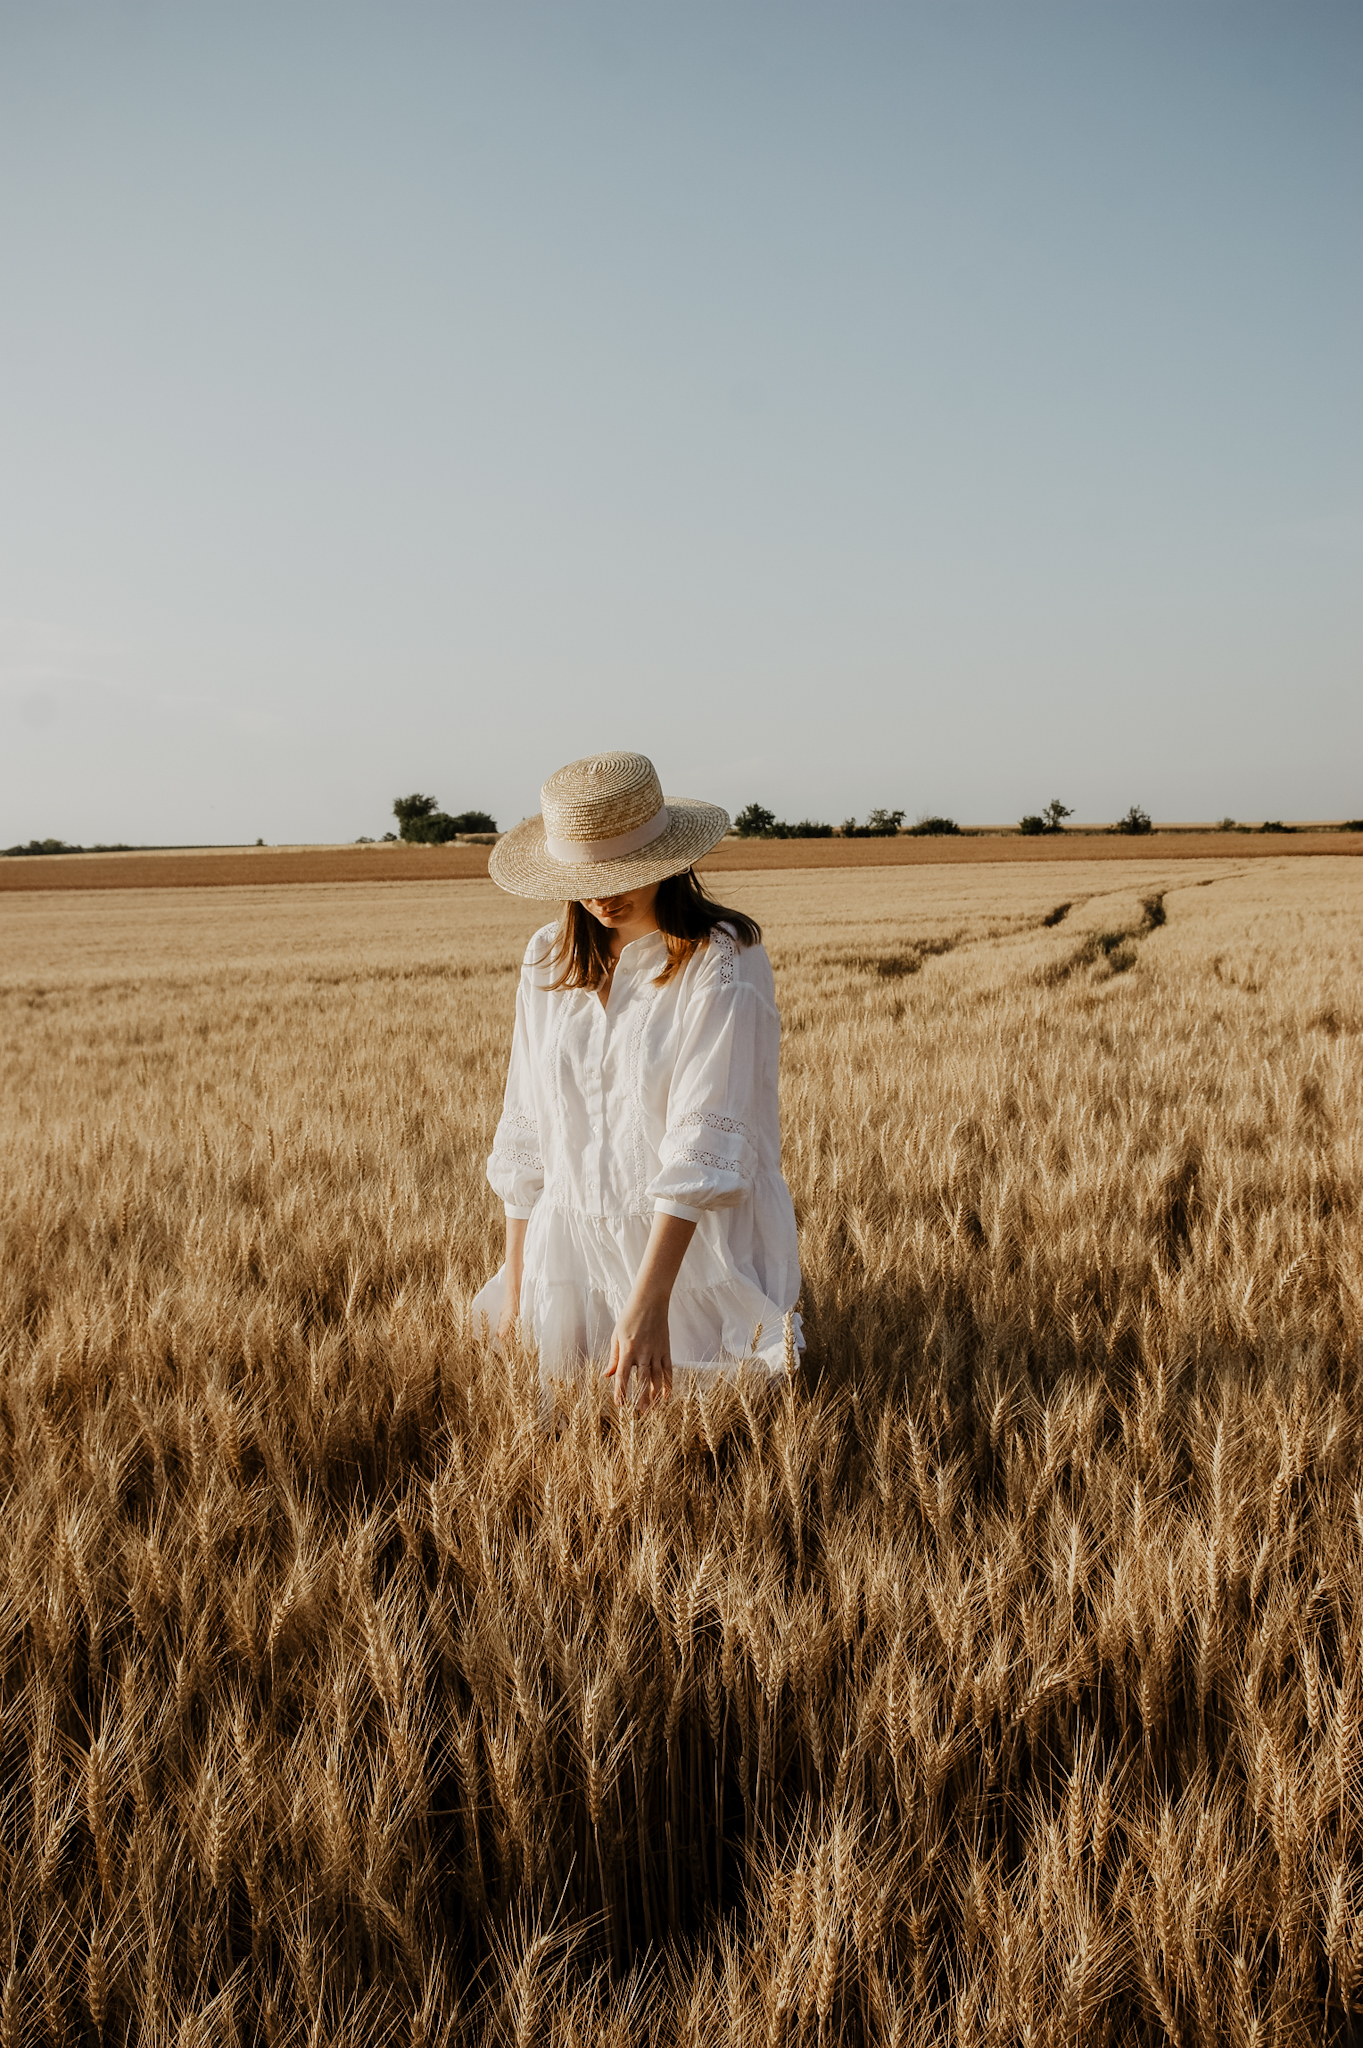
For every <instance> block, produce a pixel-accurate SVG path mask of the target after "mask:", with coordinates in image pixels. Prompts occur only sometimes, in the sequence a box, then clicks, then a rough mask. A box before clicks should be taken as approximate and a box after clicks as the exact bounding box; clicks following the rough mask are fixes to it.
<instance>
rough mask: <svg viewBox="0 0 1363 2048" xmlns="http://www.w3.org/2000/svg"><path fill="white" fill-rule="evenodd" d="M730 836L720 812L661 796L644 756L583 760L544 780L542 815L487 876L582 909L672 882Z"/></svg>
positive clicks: (502, 844) (497, 852) (521, 830)
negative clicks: (592, 902)
mask: <svg viewBox="0 0 1363 2048" xmlns="http://www.w3.org/2000/svg"><path fill="white" fill-rule="evenodd" d="M728 829H729V813H728V812H727V811H722V810H721V809H720V807H719V805H718V804H707V803H702V802H701V801H700V800H699V798H697V797H692V796H669V797H664V795H663V790H662V784H661V783H660V782H659V780H658V774H657V770H656V769H655V768H654V766H653V763H652V762H651V761H650V760H649V758H648V756H647V755H646V754H588V755H587V756H586V758H585V759H584V760H581V761H570V762H569V763H568V765H567V767H566V768H560V769H558V770H557V771H556V772H555V773H554V774H553V775H551V776H550V777H549V780H548V781H547V782H546V783H545V784H544V787H543V788H542V789H541V790H540V815H539V816H538V817H537V818H526V819H523V820H522V822H521V823H520V824H519V825H516V826H514V827H513V828H512V830H511V831H510V832H504V833H503V834H502V836H501V838H500V839H499V840H498V841H497V844H496V845H495V846H494V847H493V849H492V855H491V858H490V859H489V861H488V873H489V874H490V875H491V877H492V879H493V881H494V882H495V883H496V884H497V886H498V888H499V889H506V890H508V891H509V892H510V893H511V895H513V896H533V897H537V898H538V899H539V900H540V901H541V902H548V901H557V902H560V903H567V902H571V901H576V902H579V903H580V902H583V901H586V900H588V899H590V898H593V897H599V896H615V895H619V894H622V893H623V892H624V891H625V890H626V889H638V888H641V887H644V886H645V885H647V884H648V883H650V882H661V881H663V880H664V879H665V878H666V877H667V876H668V875H679V874H681V873H683V872H684V870H685V869H687V868H689V867H692V866H694V864H695V862H696V861H698V860H699V859H700V857H701V855H702V854H703V853H708V852H709V851H710V848H711V847H712V846H715V845H717V844H718V843H719V841H720V840H721V839H722V838H723V837H724V835H725V833H726V832H727V831H728Z"/></svg>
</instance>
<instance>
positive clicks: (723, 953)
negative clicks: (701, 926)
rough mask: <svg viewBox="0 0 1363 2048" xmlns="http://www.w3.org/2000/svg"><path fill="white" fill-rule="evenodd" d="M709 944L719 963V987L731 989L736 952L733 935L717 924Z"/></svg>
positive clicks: (725, 927)
mask: <svg viewBox="0 0 1363 2048" xmlns="http://www.w3.org/2000/svg"><path fill="white" fill-rule="evenodd" d="M710 944H711V945H712V946H713V947H714V949H715V958H716V959H717V960H718V961H719V985H720V987H721V988H732V987H733V985H734V954H735V952H736V951H737V948H736V947H735V945H734V939H733V933H732V932H731V931H729V929H728V928H727V926H725V925H722V924H717V925H716V926H715V927H714V929H713V930H712V932H711V933H710Z"/></svg>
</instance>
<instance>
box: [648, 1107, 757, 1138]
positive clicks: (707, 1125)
mask: <svg viewBox="0 0 1363 2048" xmlns="http://www.w3.org/2000/svg"><path fill="white" fill-rule="evenodd" d="M698 1126H700V1127H703V1128H704V1129H705V1130H707V1131H731V1132H733V1133H734V1135H735V1136H737V1137H740V1138H747V1137H749V1136H750V1133H749V1131H748V1126H747V1125H746V1124H745V1123H741V1122H740V1121H739V1119H738V1118H737V1117H736V1116H721V1115H720V1114H719V1112H718V1110H714V1109H688V1110H687V1112H686V1115H685V1116H679V1117H678V1118H677V1120H676V1122H675V1123H671V1124H669V1125H668V1127H667V1128H668V1135H669V1136H670V1135H671V1134H672V1132H673V1131H689V1130H694V1129H696V1128H697V1127H698Z"/></svg>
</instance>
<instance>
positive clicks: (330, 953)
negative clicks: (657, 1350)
mask: <svg viewBox="0 0 1363 2048" xmlns="http://www.w3.org/2000/svg"><path fill="white" fill-rule="evenodd" d="M975 843H976V844H979V843H981V842H975ZM984 843H985V844H991V845H992V847H993V848H997V847H998V846H999V844H1000V842H998V841H994V842H984ZM1080 843H1081V844H1084V843H1083V842H1080ZM967 844H969V842H967ZM1216 845H1217V842H1216V841H1215V840H1213V839H1208V838H1202V839H1201V840H1199V841H1198V846H1199V848H1200V850H1201V852H1202V854H1203V858H1202V859H1201V860H1200V861H1199V860H1188V859H1186V858H1182V857H1181V856H1180V855H1179V854H1178V853H1175V852H1171V850H1170V847H1169V844H1168V842H1166V841H1164V840H1163V839H1158V838H1157V839H1155V840H1146V841H1141V842H1136V843H1134V844H1132V845H1129V846H1128V845H1126V844H1122V843H1120V842H1106V841H1100V840H1090V841H1088V842H1087V843H1086V844H1084V851H1085V852H1086V853H1087V854H1088V855H1089V858H1087V859H1079V860H1076V859H1074V858H1073V857H1072V856H1071V858H1070V859H1069V860H1067V861H1065V862H1060V863H1057V861H1056V859H1055V856H1053V855H1051V854H1050V852H1049V848H1046V849H1044V850H1043V851H1042V853H1041V855H1040V856H1039V857H1040V858H1041V859H1042V860H1043V861H1044V863H1045V864H1044V866H1042V867H1030V868H1029V867H1027V866H1026V865H1025V859H1026V858H1030V859H1033V860H1035V859H1036V858H1038V856H1037V855H1036V854H1033V853H1032V851H1031V849H1030V848H1029V849H1028V850H1027V854H1026V856H1025V859H1024V862H1022V863H1019V864H1017V865H1014V866H1012V867H1010V866H1007V865H1005V864H999V865H996V866H994V867H992V868H991V867H987V866H983V865H973V866H971V865H966V866H955V867H953V866H941V865H936V866H931V867H927V868H923V869H920V870H918V871H916V872H912V873H910V872H907V871H897V870H896V869H895V868H894V867H891V866H887V865H884V864H881V865H879V866H878V867H877V868H876V869H875V870H874V871H868V872H866V873H864V874H858V875H849V874H848V873H846V872H845V871H843V872H839V871H838V870H837V869H827V868H826V869H824V870H823V871H822V872H819V871H814V872H808V873H798V872H790V871H787V872H785V873H779V872H770V871H761V872H758V871H755V861H754V855H755V854H756V853H759V852H760V853H762V854H766V853H768V852H770V854H771V855H773V856H779V855H782V854H788V853H789V852H790V851H792V849H789V848H776V847H773V848H770V849H767V848H761V849H755V848H754V847H752V846H751V845H750V844H748V845H745V846H743V847H742V849H741V854H742V858H743V860H744V861H745V862H746V864H747V866H748V869H749V872H747V873H746V874H744V873H733V874H731V875H726V877H725V879H724V884H723V894H724V895H725V897H727V898H730V899H731V900H732V901H734V902H735V903H737V904H740V905H742V906H743V907H744V908H745V909H749V910H751V911H752V912H753V913H754V914H755V915H756V916H757V917H759V918H760V919H761V921H762V924H763V927H764V929H765V931H766V934H767V940H768V944H769V947H770V951H771V955H772V961H773V965H774V969H775V974H776V985H777V991H778V996H779V1000H780V1005H781V1013H782V1024H783V1043H782V1055H781V1067H782V1072H781V1097H782V1129H783V1158H784V1163H785V1168H786V1172H787V1174H788V1176H789V1179H790V1184H791V1189H792V1193H793V1196H794V1200H795V1206H796V1212H797V1216H798V1219H799V1224H800V1234H801V1260H802V1269H803V1274H804V1313H805V1320H806V1328H807V1331H808V1334H809V1341H810V1352H809V1358H808V1361H807V1364H806V1369H805V1371H804V1373H803V1374H802V1375H801V1376H800V1378H799V1379H798V1380H797V1381H796V1383H795V1384H794V1385H793V1386H792V1387H791V1388H790V1389H789V1390H783V1391H782V1392H781V1394H779V1395H778V1396H777V1397H776V1398H775V1400H774V1401H772V1402H771V1403H770V1405H767V1406H762V1405H759V1403H758V1401H757V1400H756V1399H755V1398H754V1394H753V1390H752V1389H751V1388H739V1389H732V1388H728V1389H726V1388H721V1389H720V1390H719V1391H718V1392H717V1393H716V1395H715V1396H714V1397H713V1398H707V1400H706V1402H705V1405H704V1406H702V1405H701V1404H700V1402H698V1400H697V1399H696V1397H695V1394H694V1392H692V1394H691V1395H690V1396H689V1397H686V1396H684V1397H683V1398H681V1399H679V1400H678V1401H677V1402H676V1403H675V1404H674V1406H673V1407H672V1409H671V1410H669V1411H667V1412H665V1413H664V1414H663V1415H662V1416H660V1417H648V1418H644V1419H643V1420H642V1421H640V1420H639V1419H638V1418H631V1417H625V1418H623V1419H622V1418H616V1417H608V1418H606V1419H604V1420H603V1419H602V1418H601V1416H600V1415H599V1413H598V1410H597V1406H596V1403H595V1400H594V1399H593V1398H592V1397H591V1396H588V1397H587V1398H585V1399H580V1400H577V1401H573V1400H571V1399H567V1400H565V1402H564V1405H563V1407H562V1410H561V1413H560V1418H559V1420H560V1426H559V1427H558V1428H557V1429H556V1430H549V1429H546V1428H545V1427H544V1426H543V1425H542V1423H541V1421H540V1419H539V1410H538V1407H537V1404H536V1399H535V1396H534V1394H533V1392H532V1384H533V1383H532V1370H533V1363H532V1361H530V1360H528V1359H526V1358H525V1357H523V1356H521V1355H519V1354H518V1355H517V1356H516V1357H515V1358H514V1359H513V1360H512V1361H511V1362H510V1363H509V1364H506V1363H503V1362H502V1361H500V1360H499V1359H498V1358H497V1357H496V1356H494V1355H493V1353H492V1352H491V1350H490V1348H489V1347H488V1345H487V1344H486V1343H485V1342H484V1341H483V1339H482V1337H481V1334H480V1332H479V1331H478V1330H476V1329H475V1328H474V1327H473V1325H472V1321H471V1317H470V1308H469V1304H470V1300H471V1296H472V1293H473V1290H474V1289H475V1288H476V1287H477V1286H478V1285H479V1284H480V1282H481V1281H482V1280H483V1279H484V1278H485V1277H486V1276H487V1274H488V1273H489V1271H490V1270H492V1268H493V1266H494V1265H495V1263H496V1261H497V1258H498V1240H499V1238H500V1236H501V1232H502V1222H501V1217H500V1215H499V1214H498V1207H497V1203H496V1202H495V1200H494V1199H493V1197H492V1195H491V1191H490V1190H489V1188H488V1187H487V1184H486V1180H485V1177H484V1159H485V1156H486V1153H487V1150H488V1146H489V1142H490V1139H491V1135H492V1131H493V1127H494V1124H495V1121H496V1117H497V1113H498V1103H499V1096H500V1091H501V1085H502V1076H503V1071H504V1063H505V1058H506V1052H507V1043H508V1038H509V1034H510V1030H511V1018H512V1009H513V1004H514V1000H515V990H516V985H517V962H518V960H519V957H520V953H521V949H522V946H523V944H524V941H525V939H526V937H527V936H528V934H529V932H530V931H531V930H532V929H533V928H534V926H535V925H536V924H537V923H538V922H539V920H540V919H541V918H542V917H543V915H544V907H542V906H537V905H535V904H533V903H529V902H525V901H522V900H520V899H518V898H513V897H508V896H505V895H501V894H499V892H497V891H496V890H495V889H493V888H492V886H491V884H490V883H489V882H488V881H487V880H486V879H482V880H473V881H471V882H470V884H469V886H468V887H467V888H462V889H448V890H438V889H431V888H426V887H422V886H420V884H419V883H417V882H412V881H410V880H409V881H408V883H407V885H406V886H399V887H379V886H371V887H367V888H366V887H363V886H352V885H350V884H348V883H345V882H344V880H343V881H342V885H340V886H334V887H319V888H292V889H291V888H287V887H275V888H263V889H260V888H250V889H242V888H235V889H234V888H223V889H216V890H213V889H195V888H189V889H182V890H175V889H165V890H163V891H162V892H161V893H159V894H152V893H150V892H143V891H140V890H135V889H134V890H128V891H126V892H124V893H122V894H120V895H117V896H112V897H111V896H108V895H105V896H99V895H93V894H82V893H81V892H80V891H78V890H68V891H67V892H66V893H64V894H60V895H56V896H54V895H51V894H48V895H42V894H22V893H15V894H11V895H9V896H7V897H5V898H3V899H0V1137H2V1138H3V1142H4V1148H5V1152H4V1156H5V1172H4V1175H3V1177H2V1178H0V1490H2V1491H3V1495H4V1499H5V1514H6V1536H7V1539H8V1540H7V1542H6V1544H5V1546H4V1550H3V1552H0V1785H3V1786H4V1787H5V1788H6V1789H5V1791H4V1793H3V1796H0V1871H2V1872H3V1875H4V1883H3V1885H0V1943H2V1945H0V2048H9V2044H10V2043H14V2044H23V2048H45V2044H49V2043H52V2044H55V2043H59V2042H60V2043H66V2044H68V2048H76V2044H94V2043H96V2042H105V2043H114V2042H119V2043H123V2044H126V2048H169V2044H171V2043H175V2044H179V2048H191V2044H205V2048H207V2044H210V2043H211V2044H214V2048H217V2044H219V2043H221V2044H222V2048H233V2044H236V2048H248V2044H249V2048H257V2044H267V2048H305V2044H308V2048H311V2044H314V2043H315V2044H318V2048H388V2044H393V2048H397V2044H399V2043H401V2044H403V2048H408V2044H414V2043H417V2042H421V2043H423V2044H424V2048H466V2044H467V2048H511V2044H513V2043H525V2044H526V2048H540V2044H543V2048H601V2044H610V2048H758V2044H765V2043H770V2044H780V2048H888V2044H890V2043H896V2044H897V2048H967V2044H970V2048H1013V2044H1021V2043H1024V2042H1030V2043H1033V2044H1035V2048H1042V2044H1047V2048H1090V2044H1092V2048H1098V2044H1100V2043H1110V2044H1114V2048H1115V2044H1117V2043H1120V2044H1122V2048H1127V2044H1133V2048H1155V2044H1165V2043H1182V2044H1184V2048H1203V2044H1206V2048H1219V2044H1221V2043H1226V2044H1228V2048H1229V2044H1237V2048H1239V2044H1244V2048H1248V2044H1250V2043H1258V2044H1261V2048H1269V2044H1270V2043H1273V2044H1277V2048H1316V2044H1318V2043H1327V2042H1328V2043H1339V2044H1344V2043H1346V2042H1348V2041H1351V2040H1357V2039H1358V2038H1359V2035H1358V2031H1357V2030H1358V2027H1359V2024H1360V2015H1361V2014H1363V1494H1360V1492H1359V1475H1360V1472H1361V1471H1363V1233H1361V1232H1360V1228H1359V1225H1360V1219H1361V1217H1363V1094H1360V1090H1359V1087H1358V1058H1359V1048H1360V1045H1363V865H1359V866H1356V865H1355V864H1354V862H1353V861H1352V860H1350V859H1339V858H1336V859H1332V860H1329V859H1316V860H1304V861H1303V860H1294V859H1291V858H1284V857H1283V856H1284V855H1285V854H1290V853H1292V852H1294V851H1297V850H1298V847H1297V846H1296V845H1294V843H1293V842H1290V841H1289V842H1287V843H1286V844H1284V843H1283V842H1281V841H1278V842H1274V841H1264V842H1260V843H1259V844H1255V843H1254V842H1251V841H1248V840H1243V839H1239V840H1234V841H1231V842H1230V845H1229V849H1228V851H1229V853H1230V855H1231V857H1229V858H1227V857H1222V858H1208V857H1207V854H1208V851H1209V849H1210V848H1212V847H1213V846H1216ZM910 846H911V848H912V851H911V853H910V858H922V854H921V852H920V847H919V843H917V842H911V843H910ZM1109 848H1111V850H1112V851H1114V852H1119V853H1120V854H1121V855H1122V857H1123V858H1122V862H1121V865H1120V866H1118V867H1116V868H1114V866H1113V865H1112V864H1111V863H1110V862H1108V861H1104V860H1103V859H1102V858H1101V856H1102V855H1105V854H1107V853H1108V851H1109ZM863 849H864V851H863ZM793 850H796V851H799V852H801V853H803V851H804V849H802V848H797V849H793ZM1057 850H1058V849H1057ZM1332 850H1333V851H1335V852H1336V853H1338V852H1339V850H1340V849H1339V844H1338V841H1337V840H1336V841H1335V842H1333V847H1332ZM729 851H730V849H728V848H726V849H725V852H726V853H728V852H729ZM734 851H735V852H738V851H739V849H734ZM848 851H849V852H852V853H854V854H855V855H856V856H857V857H858V858H868V859H873V860H876V861H878V862H880V863H884V860H885V853H886V849H885V847H884V845H883V844H881V845H877V844H876V843H875V842H870V843H868V842H852V844H851V846H850V847H849V848H848ZM937 851H938V849H936V848H933V849H931V852H932V853H934V854H935V853H936V852H937ZM1095 853H1096V854H1097V855H1098V856H1100V857H1099V858H1094V857H1093V855H1094V854H1095ZM1260 853H1272V854H1273V855H1275V856H1276V858H1275V859H1272V860H1265V859H1260V858H1254V857H1253V856H1255V855H1257V854H1260ZM1246 856H1249V857H1248V858H1247V857H1246ZM286 857H287V856H285V855H282V854H281V855H278V856H262V855H255V856H250V855H246V856H239V857H236V858H239V859H242V860H244V861H245V862H246V863H248V864H249V863H251V862H252V861H254V862H256V863H257V864H258V865H257V867H256V870H255V873H256V876H257V878H258V877H259V874H260V871H261V870H262V869H265V868H266V867H267V865H268V862H269V860H270V859H271V858H279V859H283V858H286ZM292 857H293V858H294V859H296V860H297V859H306V858H308V856H307V855H295V856H292ZM320 857H321V858H325V857H326V856H325V855H323V856H320ZM341 857H342V858H347V859H349V860H353V861H356V862H358V863H362V864H363V865H364V869H365V871H366V872H367V873H369V874H374V873H376V872H377V873H387V874H390V875H391V874H393V873H394V868H393V867H392V866H390V863H391V862H394V861H406V862H408V863H409V865H410V867H411V868H413V869H415V870H416V872H417V873H418V874H430V873H432V872H439V869H440V863H441V860H442V858H444V859H448V858H449V856H443V857H442V856H438V855H431V856H423V855H420V854H409V855H397V856H394V855H391V854H366V853H364V852H363V850H361V852H360V853H358V854H350V855H348V856H346V855H342V856H341ZM479 857H481V856H479ZM233 858H234V857H232V856H222V857H221V865H222V866H223V867H224V868H226V867H228V866H230V865H231V864H232V861H233ZM212 859H213V857H212V856H203V857H200V856H183V857H180V859H179V860H178V862H177V860H176V858H175V857H174V856H167V857H165V858H164V865H165V867H167V868H171V867H175V866H177V865H178V867H179V869H180V870H181V873H182V874H183V872H184V870H186V869H190V870H191V871H192V868H193V865H194V864H195V863H196V862H200V863H201V864H203V865H208V864H211V862H212ZM11 865H14V866H19V865H24V866H27V867H29V868H36V869H39V870H42V869H45V868H53V867H56V868H63V867H66V868H70V869H72V870H73V871H74V870H76V869H78V867H79V865H80V864H79V863H77V862H66V861H58V860H50V861H42V860H34V861H30V862H27V863H18V862H15V863H12V864H11ZM119 865H122V863H121V862H120V863H119Z"/></svg>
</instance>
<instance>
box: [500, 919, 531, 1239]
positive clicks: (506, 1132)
mask: <svg viewBox="0 0 1363 2048" xmlns="http://www.w3.org/2000/svg"><path fill="white" fill-rule="evenodd" d="M537 936H538V935H537ZM534 946H535V941H534V940H533V939H532V940H531V945H530V950H528V951H527V953H526V959H525V966H524V968H523V970H522V973H521V985H520V988H519V989H518V990H517V992H516V1026H515V1030H514V1032H513V1033H512V1038H511V1064H510V1066H509V1067H508V1069H507V1076H506V1094H505V1097H504V1098H503V1102H502V1114H501V1116H500V1118H499V1119H498V1123H497V1132H496V1136H495V1137H494V1138H493V1140H492V1152H491V1155H490V1157H489V1159H488V1162H487V1177H488V1179H489V1181H490V1182H491V1183H492V1187H493V1189H494V1191H495V1192H496V1193H497V1194H499V1195H500V1196H501V1198H502V1201H503V1203H504V1205H505V1207H506V1213H507V1215H508V1216H518V1217H521V1218H522V1219H524V1218H525V1217H528V1216H529V1214H530V1211H531V1210H532V1209H533V1208H534V1206H535V1204H536V1202H537V1201H538V1200H539V1198H540V1196H541V1195H542V1194H543V1192H544V1151H543V1147H542V1146H541V1144H540V1131H539V1119H538V1116H537V1114H536V1110H535V1089H534V1069H533V1054H532V1051H531V1044H530V1015H529V1010H530V1004H531V1002H532V1001H533V1000H534V988H533V982H532V971H533V962H532V960H531V951H533V950H534Z"/></svg>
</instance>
